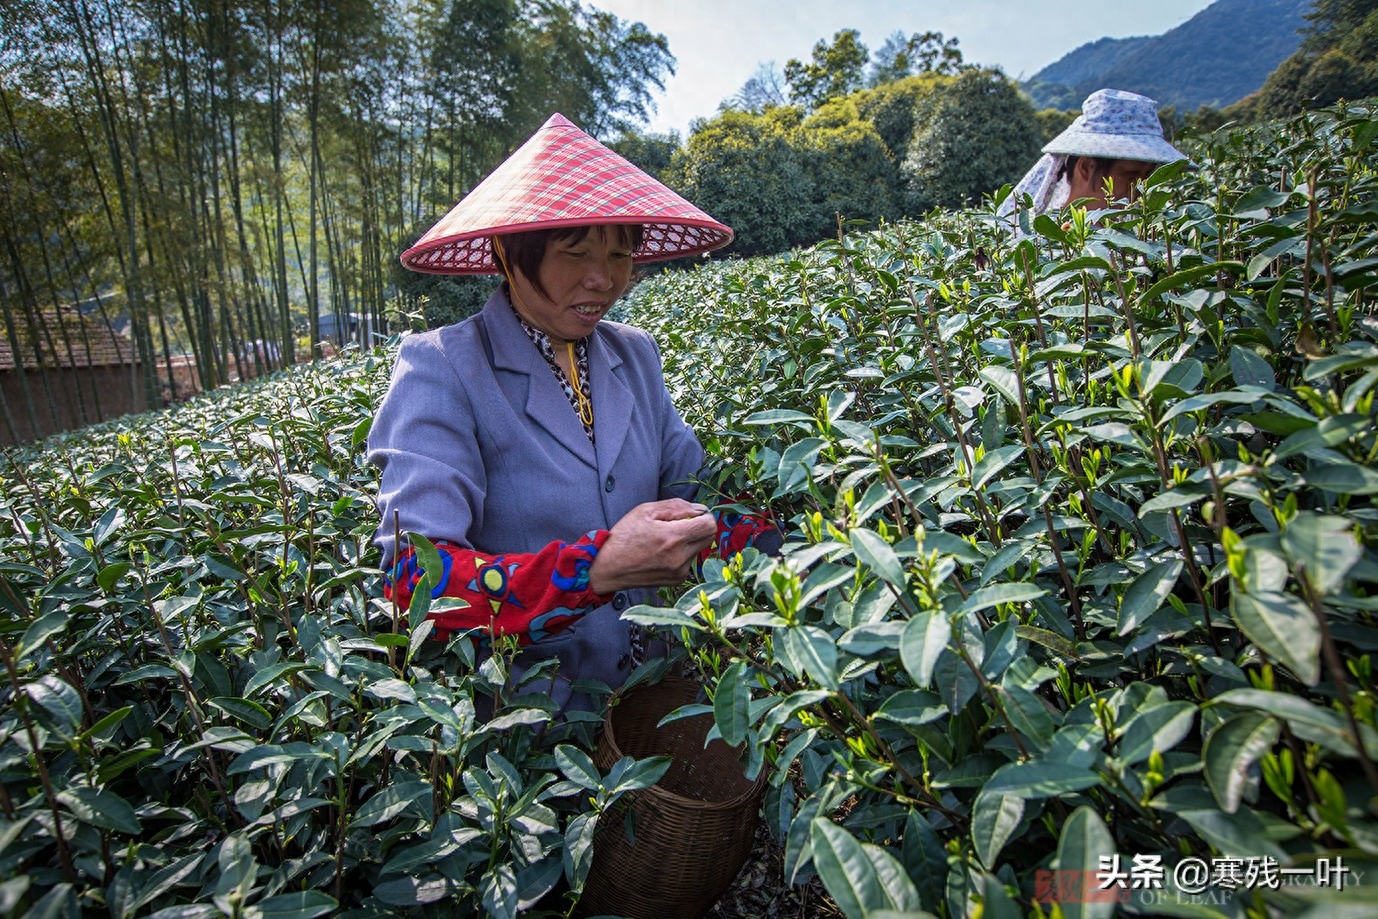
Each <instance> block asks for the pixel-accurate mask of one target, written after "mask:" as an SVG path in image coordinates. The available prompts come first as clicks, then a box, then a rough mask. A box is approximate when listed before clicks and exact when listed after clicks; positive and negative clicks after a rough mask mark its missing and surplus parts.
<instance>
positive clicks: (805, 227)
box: [666, 106, 818, 255]
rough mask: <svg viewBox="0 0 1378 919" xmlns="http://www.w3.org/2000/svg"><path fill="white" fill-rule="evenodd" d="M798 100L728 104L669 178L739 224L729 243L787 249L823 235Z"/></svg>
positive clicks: (694, 136)
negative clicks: (749, 108)
mask: <svg viewBox="0 0 1378 919" xmlns="http://www.w3.org/2000/svg"><path fill="white" fill-rule="evenodd" d="M800 121H801V113H800V111H799V109H797V108H795V107H793V106H785V107H783V108H773V109H770V110H768V111H766V112H764V113H762V114H759V115H758V114H754V113H751V112H738V111H731V110H729V111H725V112H721V113H719V114H718V115H717V116H716V117H715V118H713V119H711V120H709V121H705V122H701V123H699V124H698V125H696V127H695V130H694V131H693V133H691V134H690V135H689V140H688V141H687V142H686V143H685V145H684V147H683V148H682V149H681V150H679V151H678V152H677V153H676V154H675V156H674V158H673V161H672V163H671V165H670V169H669V172H668V173H667V176H666V179H667V183H668V184H669V185H670V186H671V187H672V188H675V189H676V190H678V191H679V192H680V193H681V194H683V195H684V196H685V197H687V198H688V199H689V200H691V201H693V202H694V203H695V204H697V205H698V206H699V207H702V208H703V209H704V210H705V211H707V212H708V213H710V214H712V215H713V216H714V217H715V218H717V219H718V220H721V221H722V222H723V223H726V224H727V225H728V226H730V227H732V229H733V230H734V231H735V232H736V239H735V240H733V242H732V245H731V247H730V248H729V249H728V250H727V251H729V252H733V253H736V254H739V255H760V254H762V253H773V252H782V251H784V250H786V249H788V248H790V247H791V246H795V245H799V244H800V243H803V242H806V241H807V242H812V241H813V240H814V239H815V238H816V237H813V238H811V234H812V233H814V232H816V228H817V226H818V220H817V215H816V208H815V207H814V205H813V202H814V200H815V197H814V188H813V174H814V170H813V169H812V168H811V164H810V162H809V160H808V159H807V158H806V157H803V156H801V155H800V152H799V150H798V149H797V148H796V146H795V144H794V143H793V140H792V136H791V135H792V134H793V131H794V129H795V128H796V127H798V125H799V124H800Z"/></svg>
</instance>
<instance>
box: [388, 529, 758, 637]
mask: <svg viewBox="0 0 1378 919" xmlns="http://www.w3.org/2000/svg"><path fill="white" fill-rule="evenodd" d="M715 516H716V517H717V521H718V536H717V538H716V539H715V540H714V541H713V544H712V545H710V546H709V547H708V548H706V549H704V550H703V552H701V553H699V559H698V560H699V564H700V565H702V563H703V562H704V561H705V560H706V559H709V558H713V557H717V558H722V559H726V558H728V557H730V556H732V555H734V554H735V553H738V552H740V551H742V550H743V549H745V548H746V547H748V546H756V547H758V548H761V549H762V551H772V550H773V549H778V547H779V545H780V535H779V531H778V530H777V529H776V528H775V527H774V526H772V525H771V524H770V522H769V521H767V520H765V519H763V518H761V517H756V516H752V515H745V514H736V513H730V512H721V511H719V512H716V514H715ZM607 540H608V531H607V530H592V531H590V532H589V533H586V534H585V535H584V536H583V537H582V538H580V539H578V540H576V541H574V542H560V541H556V542H552V543H550V544H549V545H547V546H546V547H545V548H543V549H541V550H540V551H539V552H513V553H507V554H504V555H491V554H489V553H486V552H479V551H476V550H474V549H465V548H461V547H459V546H455V545H450V544H448V543H439V544H437V545H436V549H437V550H438V551H439V552H440V564H441V566H442V571H441V573H440V578H439V583H438V584H437V585H436V587H435V589H434V590H432V591H431V597H432V598H433V599H435V598H439V597H457V598H459V599H461V600H464V601H465V602H467V603H468V604H469V605H468V606H467V607H466V608H464V609H456V610H444V611H441V612H435V613H431V615H430V619H431V620H432V621H433V622H434V623H435V635H436V637H437V638H438V639H440V640H441V641H446V640H448V639H449V637H450V634H451V633H453V632H466V631H473V632H481V633H484V634H497V635H515V636H517V638H518V640H519V641H520V643H521V644H523V645H529V644H531V643H532V642H535V641H540V640H541V639H542V638H546V637H548V636H551V635H555V634H558V633H559V632H562V631H564V630H565V629H567V628H569V626H571V625H572V624H574V623H575V622H577V621H579V619H580V618H581V617H583V615H584V614H585V613H587V612H588V611H589V610H591V609H594V608H595V607H598V606H602V605H603V604H604V603H607V602H609V601H610V600H611V599H612V597H611V596H604V595H602V594H597V593H594V592H593V591H592V590H591V589H590V588H589V569H590V568H592V567H593V560H594V559H595V558H597V557H598V550H599V549H601V548H602V547H603V543H605V542H607ZM423 573H424V572H423V571H422V569H421V566H420V565H419V564H418V562H417V558H416V552H415V550H413V549H412V548H411V547H407V548H406V549H405V550H404V551H403V552H402V554H401V555H400V556H399V557H398V559H397V562H396V564H394V565H393V569H392V571H391V573H390V576H389V577H388V578H387V580H386V583H385V584H384V586H383V596H385V597H387V598H388V599H390V600H395V601H397V604H398V606H400V607H402V608H403V609H406V608H408V607H409V606H411V598H412V593H413V592H414V591H415V590H416V585H417V582H419V581H420V580H421V576H422V574H423Z"/></svg>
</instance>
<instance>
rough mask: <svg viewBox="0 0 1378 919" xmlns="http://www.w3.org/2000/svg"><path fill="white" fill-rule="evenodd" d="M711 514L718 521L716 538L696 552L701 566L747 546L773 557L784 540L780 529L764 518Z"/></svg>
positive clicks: (727, 556)
mask: <svg viewBox="0 0 1378 919" xmlns="http://www.w3.org/2000/svg"><path fill="white" fill-rule="evenodd" d="M714 515H715V516H716V517H717V518H718V538H717V539H715V540H713V544H712V545H711V546H709V547H708V548H707V549H704V550H703V551H702V552H700V553H699V566H700V567H702V565H703V563H704V562H706V561H708V559H710V558H718V559H722V560H723V561H726V560H727V559H729V558H731V557H732V556H734V555H736V554H737V553H738V552H741V551H742V550H743V549H745V548H747V547H753V548H756V549H759V550H760V551H762V552H765V553H766V554H767V555H773V554H776V553H777V552H778V551H779V549H780V545H781V543H782V542H783V541H784V540H783V537H782V536H781V534H780V531H779V529H777V528H776V526H775V525H774V524H773V523H771V522H770V521H769V520H767V519H766V518H765V517H761V516H757V515H755V514H738V513H735V512H732V511H714Z"/></svg>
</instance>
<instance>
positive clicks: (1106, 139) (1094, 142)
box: [1043, 128, 1187, 163]
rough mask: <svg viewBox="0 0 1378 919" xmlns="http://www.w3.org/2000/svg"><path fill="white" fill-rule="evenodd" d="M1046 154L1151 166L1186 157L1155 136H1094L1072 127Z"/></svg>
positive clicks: (1046, 150) (1047, 148)
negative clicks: (1136, 161)
mask: <svg viewBox="0 0 1378 919" xmlns="http://www.w3.org/2000/svg"><path fill="white" fill-rule="evenodd" d="M1043 152H1044V153H1053V154H1059V155H1062V156H1094V157H1097V158H1100V159H1108V160H1142V161H1144V162H1148V163H1171V162H1175V161H1177V160H1184V159H1186V158H1187V157H1186V154H1184V153H1183V152H1182V151H1180V150H1178V149H1177V148H1176V147H1174V146H1173V145H1172V144H1170V143H1168V142H1167V141H1165V140H1163V139H1162V138H1161V137H1156V136H1154V135H1152V134H1094V133H1090V132H1087V131H1075V130H1072V129H1071V128H1068V129H1067V130H1066V131H1063V132H1062V133H1061V134H1059V135H1058V136H1057V137H1054V138H1053V139H1052V140H1050V141H1049V142H1048V143H1047V145H1046V146H1044V148H1043Z"/></svg>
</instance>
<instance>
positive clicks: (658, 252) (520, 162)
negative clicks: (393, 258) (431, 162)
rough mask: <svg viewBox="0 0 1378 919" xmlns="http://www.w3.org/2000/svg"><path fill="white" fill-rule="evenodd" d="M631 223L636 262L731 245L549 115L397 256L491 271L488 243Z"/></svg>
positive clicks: (440, 267) (436, 269)
mask: <svg viewBox="0 0 1378 919" xmlns="http://www.w3.org/2000/svg"><path fill="white" fill-rule="evenodd" d="M629 225H630V226H640V227H642V228H643V229H642V238H641V245H639V246H638V247H637V249H636V251H635V252H633V253H632V259H633V261H636V262H657V261H664V260H666V259H672V258H685V257H687V256H692V255H700V254H702V253H705V252H709V251H712V250H713V249H717V248H719V247H721V246H725V245H727V244H728V243H730V242H731V241H732V229H731V227H728V226H727V225H725V224H722V223H719V222H718V221H716V220H714V219H713V218H712V217H710V216H709V215H708V214H706V213H704V212H703V211H702V210H700V209H699V208H697V207H695V206H694V205H693V204H691V203H689V202H688V201H686V200H685V199H684V198H682V197H681V196H680V195H679V194H678V193H676V192H675V191H673V190H672V189H670V188H669V187H667V186H666V185H665V184H664V183H662V182H660V181H659V180H658V179H655V178H653V177H652V176H650V175H648V174H647V173H646V172H644V171H642V170H641V169H639V168H638V167H636V166H634V165H633V164H631V163H630V162H628V161H627V160H626V159H625V158H623V157H622V156H619V155H618V154H617V153H615V152H613V151H612V150H610V149H608V148H607V147H605V146H604V145H603V144H601V143H599V142H598V141H597V140H595V139H594V138H592V137H590V136H589V135H588V134H585V133H584V132H583V131H581V130H579V129H578V128H577V127H575V126H574V124H573V123H571V122H570V121H569V120H568V119H566V118H565V117H564V116H562V115H559V114H555V115H552V116H551V117H550V119H549V120H548V121H547V122H546V123H545V124H544V125H542V126H541V128H540V130H538V131H537V132H536V133H535V134H533V135H532V136H531V138H530V139H529V140H527V142H526V143H524V144H522V146H521V147H520V148H519V149H518V150H517V151H516V152H514V153H513V154H512V155H511V156H509V157H508V158H507V159H506V160H505V161H504V162H503V163H502V164H501V165H499V166H498V167H497V168H496V169H494V170H493V171H492V172H491V173H489V174H488V177H487V178H485V179H484V180H483V181H482V182H480V183H479V184H478V185H477V186H475V187H474V188H473V190H471V191H470V192H469V193H468V194H467V195H465V196H464V198H463V200H461V201H460V202H459V203H458V204H456V205H455V206H454V207H453V208H452V209H451V210H450V212H449V213H448V214H446V215H445V216H444V217H443V218H441V220H440V221H439V222H438V223H436V225H435V226H433V227H431V229H430V230H429V231H427V232H426V235H424V236H422V237H421V238H420V239H419V240H417V242H416V244H415V245H414V246H412V247H411V248H410V249H408V250H407V251H406V252H404V253H402V264H404V265H406V266H407V267H408V268H410V269H412V270H413V271H424V272H429V273H433V274H497V273H498V272H499V268H498V265H497V263H496V262H495V261H494V260H493V253H492V246H491V243H490V240H491V238H492V237H494V236H501V235H504V234H507V233H519V232H527V231H531V230H549V229H556V228H562V227H571V228H572V227H591V226H629Z"/></svg>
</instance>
